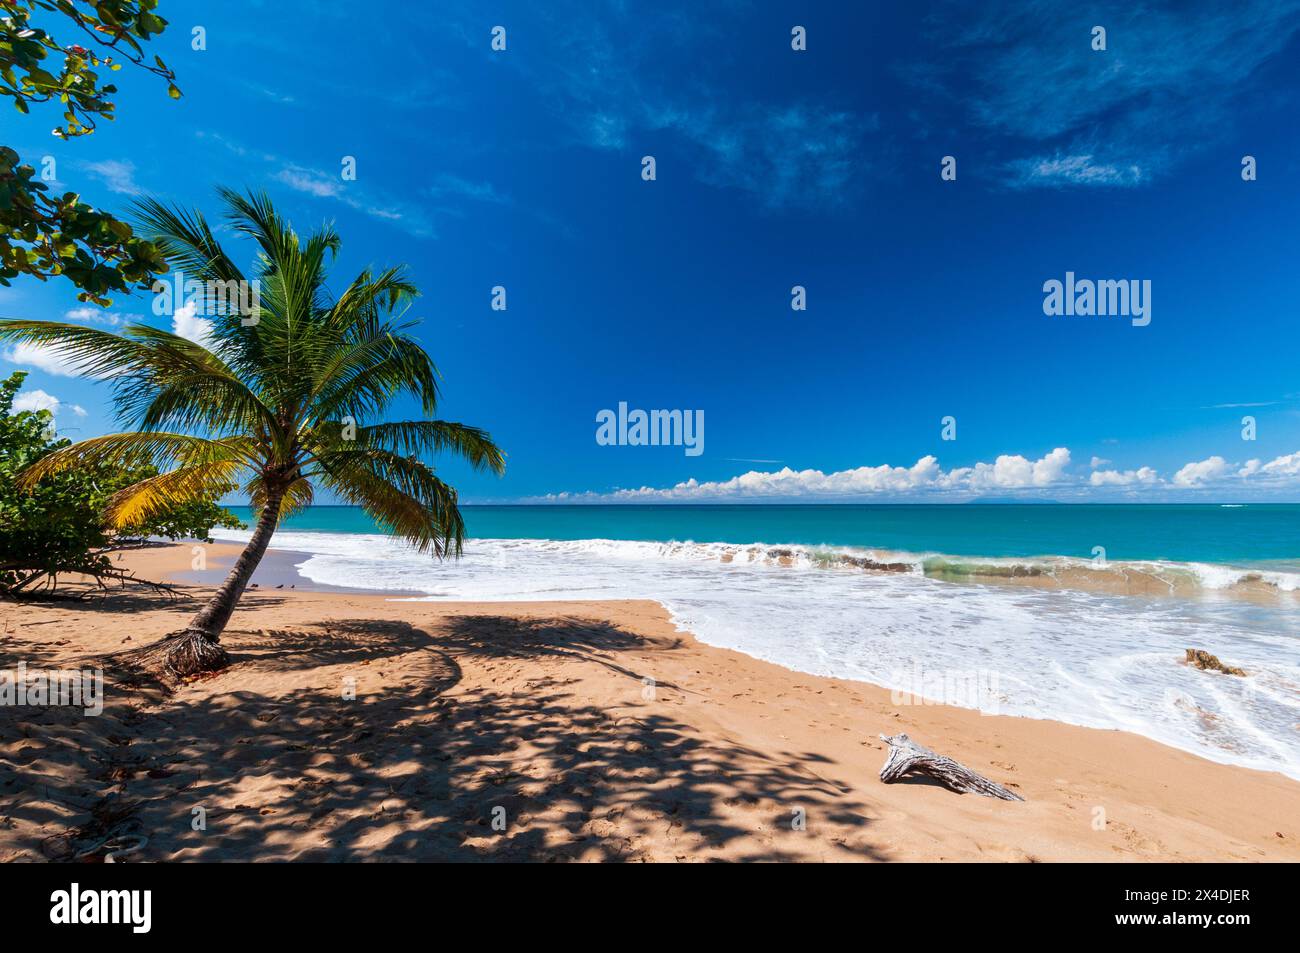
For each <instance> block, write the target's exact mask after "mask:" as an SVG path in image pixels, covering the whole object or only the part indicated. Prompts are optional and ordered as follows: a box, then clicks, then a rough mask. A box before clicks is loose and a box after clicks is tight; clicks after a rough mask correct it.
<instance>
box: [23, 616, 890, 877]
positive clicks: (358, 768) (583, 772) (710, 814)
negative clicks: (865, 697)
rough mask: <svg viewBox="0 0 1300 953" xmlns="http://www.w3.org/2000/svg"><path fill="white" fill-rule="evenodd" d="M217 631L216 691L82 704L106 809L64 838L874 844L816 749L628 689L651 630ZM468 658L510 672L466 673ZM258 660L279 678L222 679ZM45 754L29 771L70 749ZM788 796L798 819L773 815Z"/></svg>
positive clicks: (403, 850)
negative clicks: (224, 662) (742, 733)
mask: <svg viewBox="0 0 1300 953" xmlns="http://www.w3.org/2000/svg"><path fill="white" fill-rule="evenodd" d="M226 641H227V643H228V644H229V648H230V650H231V652H232V656H233V659H234V663H235V664H234V665H233V666H232V667H231V669H230V670H229V671H228V672H226V673H224V674H222V675H221V676H219V677H218V680H217V682H216V684H215V685H214V688H215V689H216V693H215V694H207V695H204V696H202V697H191V698H188V699H187V697H186V693H184V692H182V693H181V694H180V695H178V696H176V697H174V698H171V699H170V700H166V701H162V702H161V703H159V704H156V705H149V704H141V703H140V700H139V698H138V697H137V699H136V702H135V704H134V708H135V714H134V715H132V716H130V717H126V716H125V715H124V713H123V712H108V713H106V714H108V715H110V716H112V718H113V719H114V725H115V728H114V731H115V732H116V734H115V735H114V737H115V738H116V741H117V742H122V741H126V743H125V744H122V743H113V742H111V741H110V739H109V738H108V737H107V734H110V733H113V732H105V731H104V730H103V729H102V728H100V729H96V728H95V727H94V726H89V727H84V722H85V721H97V719H85V720H83V728H82V731H83V733H85V735H86V736H85V737H84V738H81V739H80V741H81V743H82V744H83V745H84V746H85V747H86V748H88V749H90V750H92V751H93V752H94V757H95V758H96V760H97V761H98V762H99V764H98V767H99V774H98V782H99V790H100V795H101V799H100V801H99V802H98V803H99V806H100V814H101V815H105V816H106V817H107V820H105V821H103V822H101V823H99V825H98V827H96V826H95V824H94V823H93V822H92V823H91V824H89V825H87V826H86V827H83V828H82V829H81V830H80V831H77V832H74V833H72V834H71V835H70V836H69V837H68V838H66V841H65V842H63V843H61V844H60V849H62V850H64V851H65V855H64V856H67V854H68V853H72V852H75V850H77V849H85V847H86V844H87V843H88V842H93V841H94V840H97V839H101V838H103V837H109V838H110V839H111V837H112V836H113V835H115V834H117V835H124V834H127V833H130V834H132V835H133V836H135V837H137V842H138V838H141V837H143V838H147V844H146V846H144V847H142V848H141V849H140V851H139V857H138V858H130V859H158V860H162V859H178V860H179V859H201V860H233V859H254V858H255V859H258V860H289V859H296V860H318V861H344V860H347V861H351V860H507V861H513V860H543V861H563V860H642V859H653V860H673V859H692V860H694V859H709V858H710V857H712V856H721V855H722V853H723V852H724V851H725V854H726V856H727V857H729V858H733V859H741V858H743V859H752V860H782V859H792V858H795V857H802V858H808V857H818V856H822V857H826V858H827V859H852V858H854V857H856V858H860V859H882V858H881V857H880V855H879V854H878V853H876V852H875V851H874V850H873V849H872V848H871V847H869V846H867V845H866V844H865V831H866V826H867V824H868V820H867V817H868V813H869V811H868V808H867V806H866V805H864V804H863V803H861V802H860V801H858V800H856V799H854V797H853V796H852V792H851V791H850V790H849V789H848V788H847V786H845V785H842V784H840V783H837V782H835V781H833V780H828V779H827V776H828V775H830V774H831V772H833V770H834V765H833V764H830V763H827V761H826V759H824V758H821V757H818V756H812V755H808V754H795V753H789V752H774V751H756V750H753V749H752V748H749V747H746V746H744V745H740V744H736V743H730V742H725V741H719V740H717V739H715V738H710V737H705V736H703V735H701V734H699V733H698V732H697V731H696V730H695V729H694V728H692V727H691V726H690V725H687V724H685V723H683V722H681V721H679V720H678V719H676V718H674V717H673V715H672V714H671V713H670V707H671V706H667V705H664V704H656V703H654V702H653V701H645V702H642V701H641V700H640V693H639V689H640V687H641V686H640V684H639V683H640V676H639V675H638V674H637V673H636V672H635V671H633V670H631V669H630V668H628V667H627V666H628V665H630V664H634V661H633V656H635V650H637V649H644V650H650V649H660V648H663V647H665V646H666V645H670V644H671V641H669V642H666V643H665V642H654V641H653V640H648V639H646V638H644V637H642V636H639V635H636V634H634V633H631V632H627V631H625V630H622V629H620V628H618V627H616V626H613V625H609V624H604V623H598V622H592V621H590V620H587V619H513V618H508V617H500V616H464V617H457V618H452V619H449V620H447V622H446V624H445V625H444V626H441V627H438V628H434V629H432V631H426V630H424V629H419V628H415V627H413V626H410V625H408V624H406V623H402V622H393V621H382V620H369V619H362V620H344V621H329V622H322V623H319V624H317V625H315V626H309V627H304V628H302V629H299V630H293V631H269V632H258V633H250V632H231V633H228V638H227V640H226ZM629 649H631V650H633V651H632V652H631V653H629V652H628V650H629ZM616 655H617V656H619V657H618V658H616ZM547 657H560V658H567V659H580V660H583V661H585V662H590V663H595V664H599V665H602V666H604V667H606V668H607V669H608V670H609V671H613V672H616V673H617V674H618V675H619V676H621V677H626V678H628V679H629V680H630V681H629V699H630V702H629V704H628V705H621V706H619V707H617V708H615V709H613V710H605V709H604V708H601V707H597V706H594V705H591V704H589V703H587V702H585V701H584V700H582V699H581V698H580V697H578V696H577V695H575V694H573V693H572V692H571V691H569V690H568V688H567V687H566V686H567V685H569V684H570V683H571V681H572V679H570V678H567V677H565V678H554V677H551V676H549V675H548V674H547V672H548V671H550V672H555V671H557V670H556V669H555V667H554V666H548V667H547V668H546V669H542V668H541V667H538V668H537V674H536V677H534V678H527V677H526V676H527V672H528V664H529V663H530V661H531V662H535V661H536V660H537V659H539V658H547ZM471 662H472V664H474V665H475V666H485V665H493V666H497V667H498V668H499V669H500V670H501V671H503V672H504V671H506V670H507V669H508V670H509V673H510V675H511V678H510V679H509V680H508V683H507V682H505V681H503V687H502V688H501V689H499V690H498V689H494V688H473V689H467V688H465V687H464V686H461V685H460V683H461V679H462V671H461V664H462V663H465V664H471ZM267 671H274V672H275V673H276V676H277V682H276V684H277V689H276V690H277V692H279V691H281V686H282V685H283V693H281V694H276V695H268V694H263V693H262V692H260V691H250V690H245V689H244V688H241V687H240V686H241V684H247V682H245V677H246V676H247V675H249V674H253V673H265V672H267ZM558 671H559V672H561V673H566V674H567V672H568V671H569V669H567V668H565V669H559V670H558ZM521 674H522V675H524V676H525V682H526V686H527V688H526V690H520V679H519V677H518V676H519V675H521ZM348 678H355V679H356V697H355V699H354V700H348V699H347V698H345V697H344V696H345V694H346V692H345V691H344V689H345V688H346V683H345V681H344V680H345V679H348ZM660 687H661V688H669V687H670V686H664V685H663V684H662V683H660ZM222 689H225V690H224V691H223V690H222ZM72 727H75V726H72ZM127 736H129V737H127ZM75 756H76V755H75V753H74V752H73V751H71V750H65V749H62V748H61V749H58V750H51V751H46V752H45V753H44V754H43V757H44V758H46V759H53V760H54V761H55V762H57V761H58V760H59V759H60V758H62V759H71V758H74V757H75ZM55 767H58V765H57V764H56V765H55ZM61 767H62V769H63V770H62V771H58V770H47V771H46V773H47V774H52V775H58V774H64V775H66V774H68V773H69V772H74V769H75V768H76V765H74V764H73V763H71V762H70V761H68V762H66V763H64V764H62V766H61ZM91 773H92V774H93V772H91ZM86 786H87V785H86V783H84V782H83V783H82V784H81V786H80V787H79V789H78V790H79V791H80V793H82V794H83V795H84V788H85V787H86ZM106 801H107V802H109V803H111V804H112V806H113V811H111V812H105V811H104V809H103V805H104V804H105V802H106ZM800 812H802V816H803V817H804V818H806V830H800V829H796V828H797V826H798V825H796V824H793V823H792V821H793V820H795V818H796V817H798V816H799V814H800ZM200 820H201V821H202V822H203V823H202V825H201V824H200V823H199V821H200ZM195 827H205V829H199V830H195V829H194V828H195ZM499 828H503V829H499ZM44 852H45V854H46V856H57V853H56V852H55V851H52V850H51V849H50V848H49V846H48V845H47V846H46V848H45V851H44Z"/></svg>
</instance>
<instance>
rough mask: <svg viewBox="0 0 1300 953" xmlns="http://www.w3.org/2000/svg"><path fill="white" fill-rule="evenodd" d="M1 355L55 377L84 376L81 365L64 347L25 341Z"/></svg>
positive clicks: (20, 365)
mask: <svg viewBox="0 0 1300 953" xmlns="http://www.w3.org/2000/svg"><path fill="white" fill-rule="evenodd" d="M0 357H3V358H4V359H5V360H6V361H8V362H9V363H10V364H17V365H18V366H19V367H28V368H34V369H36V370H38V371H44V372H45V373H46V374H52V375H54V376H55V377H82V376H84V375H83V374H82V373H81V365H80V364H79V363H78V362H77V361H75V360H72V359H70V358H69V357H68V355H67V353H66V352H64V351H63V350H62V349H60V348H57V347H50V346H48V345H45V344H29V343H27V342H26V341H23V342H20V343H18V344H15V345H14V346H13V347H10V348H6V349H5V351H4V353H3V354H0Z"/></svg>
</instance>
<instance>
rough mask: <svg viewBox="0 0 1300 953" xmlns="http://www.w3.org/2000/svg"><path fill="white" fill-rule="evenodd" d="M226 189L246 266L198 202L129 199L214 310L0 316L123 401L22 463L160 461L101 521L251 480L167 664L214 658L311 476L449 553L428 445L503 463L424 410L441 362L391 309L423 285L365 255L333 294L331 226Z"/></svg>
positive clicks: (459, 528)
mask: <svg viewBox="0 0 1300 953" xmlns="http://www.w3.org/2000/svg"><path fill="white" fill-rule="evenodd" d="M220 195H221V198H222V200H223V202H224V204H225V206H226V220H227V223H228V224H229V225H230V226H231V227H232V228H233V229H234V230H235V231H236V232H238V233H241V234H243V235H245V236H248V237H249V238H251V239H252V240H253V241H254V242H255V243H256V244H257V246H258V248H259V253H258V256H257V261H256V264H255V266H254V268H253V273H252V275H251V278H246V277H245V275H244V273H243V272H241V271H240V269H239V268H238V267H237V266H236V265H235V263H234V261H233V260H232V259H231V257H230V255H228V254H227V253H226V251H225V250H224V249H223V248H222V247H221V245H220V243H218V241H217V240H216V238H215V236H214V235H213V232H212V229H211V228H210V227H209V225H208V222H207V221H206V220H205V219H204V217H203V216H202V215H201V214H200V213H197V212H189V211H185V210H183V209H181V208H179V207H176V206H170V205H165V204H163V203H161V202H159V201H156V200H153V199H146V200H142V201H140V202H137V203H136V206H135V213H136V216H137V218H138V219H139V221H140V225H141V229H142V230H143V231H146V232H148V233H151V234H152V240H153V241H155V242H156V243H157V244H158V245H159V246H160V248H161V250H162V251H163V252H164V253H165V254H166V256H167V258H168V261H169V262H170V263H171V264H172V265H173V267H176V268H178V269H179V270H180V272H181V273H183V274H185V275H186V276H187V277H189V278H193V279H197V280H198V281H199V282H202V283H203V284H202V287H203V289H204V292H203V295H202V303H203V304H204V306H205V308H204V310H205V312H206V313H207V315H208V316H207V317H206V318H205V319H204V320H203V321H201V322H196V323H195V324H194V326H195V327H197V328H198V329H199V330H200V333H198V334H193V333H192V334H191V337H195V338H199V340H198V341H196V340H190V339H188V338H186V337H181V336H178V335H176V334H172V333H169V332H167V331H163V330H160V329H158V328H155V327H150V326H148V325H145V324H133V325H131V326H129V327H127V328H125V329H124V330H123V331H122V333H121V334H115V333H112V332H109V331H104V330H100V329H96V328H90V327H85V326H82V325H77V324H69V323H63V322H54V321H27V320H4V321H0V340H4V341H12V342H25V343H29V344H33V345H39V346H44V347H47V348H53V349H55V350H56V351H57V352H58V353H59V354H60V355H61V356H62V357H63V358H65V359H66V360H67V361H68V362H69V363H70V365H71V366H73V367H75V368H76V369H77V371H78V372H79V373H81V374H84V375H87V376H91V377H95V378H104V379H108V380H109V381H110V382H111V387H112V389H113V397H114V403H115V404H116V409H117V413H118V416H119V419H121V420H122V421H123V423H124V424H126V425H128V426H129V427H130V428H131V429H130V430H129V431H127V432H123V433H113V434H108V435H107V436H103V437H94V438H92V439H89V440H83V441H82V442H80V443H76V444H73V445H71V446H69V447H67V448H66V449H63V450H58V451H55V452H54V453H51V454H49V455H47V456H45V457H43V458H42V459H40V460H38V461H37V462H36V463H34V464H33V465H32V466H30V467H29V468H27V470H25V471H24V473H23V474H22V477H21V479H22V481H24V482H25V483H27V484H32V483H35V482H36V481H37V480H39V479H41V478H42V477H43V476H45V475H47V474H51V473H56V472H59V471H62V470H68V469H71V468H76V467H81V466H86V465H93V464H107V465H110V466H112V465H116V466H123V467H126V466H132V465H135V464H140V463H146V462H147V463H153V464H155V465H156V466H157V467H158V469H159V470H160V471H161V472H160V473H159V475H157V476H153V477H150V478H148V479H145V480H142V481H140V482H139V483H136V484H135V485H133V486H130V487H128V488H126V489H125V490H122V491H121V492H120V493H118V494H116V495H115V496H114V497H113V498H112V499H111V500H110V502H109V505H108V508H107V512H106V519H107V521H108V523H109V524H110V525H111V526H130V525H139V524H140V523H141V522H142V521H144V520H147V519H148V518H149V517H150V516H151V515H153V514H155V513H157V512H159V511H161V510H164V509H166V508H167V507H169V506H171V505H174V504H175V503H177V502H180V501H183V500H187V499H191V498H193V497H195V496H202V495H203V494H205V493H211V492H213V491H216V492H220V491H221V489H222V488H225V487H229V486H231V485H242V487H243V489H244V491H245V492H246V493H247V495H248V497H249V500H250V502H251V504H252V506H253V509H254V514H255V516H256V523H255V526H254V529H253V532H252V537H251V539H250V540H249V542H248V545H247V546H246V547H245V549H244V551H243V553H242V554H241V555H240V557H239V559H238V560H236V562H235V565H234V567H233V568H232V569H231V571H230V574H229V576H227V577H226V580H225V581H224V582H223V583H222V584H221V586H220V587H219V588H218V589H217V590H216V592H215V593H214V594H213V596H212V598H211V599H210V600H209V601H208V603H207V604H206V605H205V606H204V607H203V608H202V609H201V610H200V611H199V613H198V614H197V615H195V616H194V618H193V619H192V620H191V621H190V623H189V625H188V626H187V627H186V628H185V629H184V630H183V631H181V632H178V633H174V634H173V635H171V636H168V638H167V639H166V640H164V643H163V644H161V645H160V648H161V653H160V654H161V657H162V660H163V663H164V665H165V666H166V668H167V669H169V670H170V671H171V672H172V673H173V674H175V675H186V674H191V673H194V672H198V671H204V670H212V669H216V668H220V667H222V666H223V665H225V664H226V662H227V656H226V653H225V651H224V650H223V649H222V648H221V647H220V645H219V642H220V638H221V633H222V631H223V630H224V629H225V627H226V624H227V622H228V621H229V620H230V616H231V613H233V612H234V610H235V606H236V605H237V604H238V602H239V599H240V596H242V595H243V592H244V589H245V588H246V587H247V586H248V582H249V579H250V578H251V577H252V575H253V571H254V570H255V569H256V568H257V565H258V563H259V562H260V561H261V559H262V556H263V554H264V553H265V552H266V549H267V546H268V544H269V543H270V542H271V536H272V534H274V532H275V530H276V527H277V526H278V525H279V523H280V521H281V520H283V519H284V518H285V517H287V516H289V515H290V514H292V513H294V512H295V511H297V510H300V509H302V508H303V507H305V506H308V505H309V504H310V503H311V502H312V498H313V488H314V487H322V488H325V489H327V490H329V491H332V492H333V493H334V494H335V495H336V497H337V498H340V499H342V500H344V501H347V502H349V503H352V504H354V505H359V506H361V507H363V508H364V509H365V510H366V512H368V513H369V514H370V515H371V516H372V517H373V518H374V519H375V520H376V521H377V522H378V523H379V524H381V525H382V526H383V527H385V528H386V529H387V530H389V531H390V532H391V533H393V534H394V535H396V536H399V537H403V538H405V539H406V540H408V541H409V542H410V543H411V544H413V545H414V546H415V547H416V548H418V549H419V550H420V551H422V552H430V553H432V554H433V555H435V556H436V557H438V558H443V557H446V556H449V555H459V554H460V552H461V543H462V540H463V538H464V523H463V521H462V518H461V514H460V511H459V509H458V507H457V502H456V491H455V490H454V489H453V488H452V487H450V486H448V485H447V484H446V483H444V482H443V481H442V480H440V479H439V478H438V477H437V475H436V474H435V471H434V468H433V467H432V466H431V465H430V464H429V463H427V462H426V461H425V459H423V458H427V457H430V456H431V455H433V454H436V453H438V452H441V451H449V452H452V453H455V454H458V455H460V456H462V457H464V458H465V459H467V460H468V461H469V462H470V463H471V464H473V466H474V467H475V468H477V469H486V470H491V471H494V472H496V473H498V474H500V473H501V472H503V470H504V467H505V464H504V459H503V455H502V453H501V451H500V450H499V449H498V448H497V446H496V445H495V444H494V443H493V442H492V439H491V437H489V435H488V434H487V433H485V432H484V431H483V430H480V429H478V428H476V427H470V426H466V425H465V424H459V423H449V422H447V421H443V420H435V419H432V418H433V415H434V413H435V412H436V410H437V406H438V398H439V391H438V381H439V374H438V371H437V368H436V367H435V366H434V364H433V361H432V360H431V359H430V357H429V355H428V354H426V353H425V351H424V348H423V347H422V346H421V345H420V343H419V342H418V341H417V340H416V339H415V338H413V337H412V336H411V335H410V333H409V332H410V329H411V327H412V323H402V318H401V315H402V313H403V312H404V310H405V307H406V306H407V305H408V303H409V301H410V299H412V298H413V297H414V296H416V295H417V294H418V292H417V291H416V289H415V287H414V286H413V285H412V284H411V283H410V282H409V281H408V280H407V279H406V277H405V275H404V271H403V269H402V268H390V269H387V270H385V271H382V272H379V273H372V272H371V271H368V270H367V271H363V272H362V273H361V274H360V275H358V276H357V277H356V278H355V279H354V280H353V281H352V282H351V284H349V285H348V286H347V287H346V288H345V289H344V290H343V292H342V293H341V294H339V295H338V296H337V297H333V296H331V295H330V293H329V292H328V291H327V290H326V284H325V281H326V271H327V265H328V263H329V261H330V260H331V259H332V258H333V257H334V256H335V255H337V253H338V249H339V237H338V235H337V234H336V233H335V232H334V230H333V229H332V228H331V227H325V228H322V229H321V230H319V231H317V232H315V233H314V234H312V235H310V236H309V237H307V238H306V239H305V240H303V239H300V238H299V236H298V235H297V233H295V232H294V231H293V228H292V227H291V226H290V224H289V223H288V222H287V221H285V220H284V219H283V218H281V217H280V216H279V214H277V212H276V210H275V208H274V207H273V206H272V204H271V202H270V200H269V199H268V198H267V197H266V196H265V195H262V194H252V193H250V194H248V195H247V196H244V195H240V194H237V193H235V192H233V191H231V190H229V189H222V190H220ZM231 282H236V283H239V282H249V283H247V284H234V285H232V284H230V283H231ZM253 282H255V283H253ZM249 287H252V288H256V289H258V294H257V295H256V296H255V297H256V306H255V308H253V309H251V313H248V312H245V311H244V310H242V309H240V308H230V307H223V306H222V305H221V303H219V302H216V301H215V300H213V296H220V295H221V294H222V293H223V292H226V293H227V303H228V298H229V296H228V290H229V289H232V288H245V289H246V288H249ZM195 303H196V302H195V301H193V300H191V301H187V302H186V306H187V307H188V306H189V305H191V304H195ZM403 395H405V396H407V397H409V398H413V399H414V401H416V402H417V403H418V404H419V406H420V410H421V412H422V417H423V419H420V420H409V421H401V422H383V416H384V413H385V411H386V409H387V408H388V406H389V405H390V404H391V403H392V402H393V401H394V400H395V399H397V398H399V397H401V396H403Z"/></svg>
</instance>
